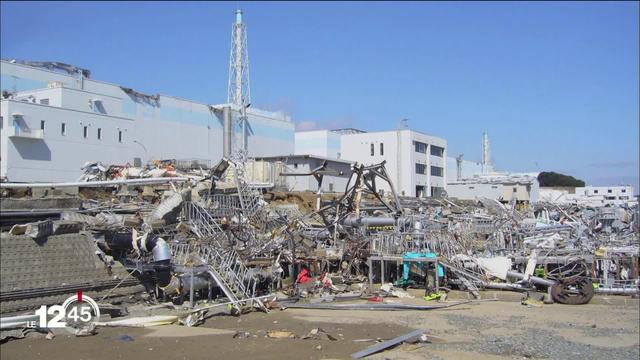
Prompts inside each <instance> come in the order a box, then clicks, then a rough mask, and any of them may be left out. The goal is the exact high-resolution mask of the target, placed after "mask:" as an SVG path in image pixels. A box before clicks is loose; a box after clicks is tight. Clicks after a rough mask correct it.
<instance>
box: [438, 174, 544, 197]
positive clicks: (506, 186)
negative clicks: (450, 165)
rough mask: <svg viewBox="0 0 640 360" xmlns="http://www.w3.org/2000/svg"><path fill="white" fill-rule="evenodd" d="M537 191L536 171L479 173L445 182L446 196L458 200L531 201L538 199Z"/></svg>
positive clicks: (538, 186) (538, 190) (538, 187)
mask: <svg viewBox="0 0 640 360" xmlns="http://www.w3.org/2000/svg"><path fill="white" fill-rule="evenodd" d="M539 192H540V184H539V183H538V174H537V173H531V174H507V173H488V174H479V175H476V176H474V177H471V178H466V179H463V180H460V181H450V182H449V183H448V184H447V194H448V196H449V197H452V198H457V199H460V200H477V199H480V198H487V199H493V200H497V201H500V202H511V201H512V200H514V201H516V202H528V203H533V202H537V201H538V196H539Z"/></svg>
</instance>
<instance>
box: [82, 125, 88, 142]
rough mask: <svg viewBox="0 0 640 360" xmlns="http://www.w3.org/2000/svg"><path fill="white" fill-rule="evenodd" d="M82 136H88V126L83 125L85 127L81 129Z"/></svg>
mask: <svg viewBox="0 0 640 360" xmlns="http://www.w3.org/2000/svg"><path fill="white" fill-rule="evenodd" d="M82 136H83V137H84V138H85V139H86V138H88V137H89V127H88V126H85V127H84V128H83V129H82Z"/></svg>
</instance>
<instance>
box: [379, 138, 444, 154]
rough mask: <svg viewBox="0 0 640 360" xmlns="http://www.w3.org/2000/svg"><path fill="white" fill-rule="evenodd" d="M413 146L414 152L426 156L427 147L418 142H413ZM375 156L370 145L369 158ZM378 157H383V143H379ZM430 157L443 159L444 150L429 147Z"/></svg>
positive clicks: (433, 146)
mask: <svg viewBox="0 0 640 360" xmlns="http://www.w3.org/2000/svg"><path fill="white" fill-rule="evenodd" d="M413 146H414V147H415V150H416V152H419V153H423V154H426V153H427V147H428V146H429V145H427V144H425V143H423V142H420V141H414V142H413ZM375 154H376V147H375V144H373V143H371V156H374V155H375ZM380 155H384V143H380ZM431 155H433V156H438V157H444V148H443V147H440V146H436V145H431Z"/></svg>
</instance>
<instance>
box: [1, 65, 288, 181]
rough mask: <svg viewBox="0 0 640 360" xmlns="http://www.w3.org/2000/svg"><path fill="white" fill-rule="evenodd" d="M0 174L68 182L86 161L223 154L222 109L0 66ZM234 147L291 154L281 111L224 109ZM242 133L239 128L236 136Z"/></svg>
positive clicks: (82, 74)
mask: <svg viewBox="0 0 640 360" xmlns="http://www.w3.org/2000/svg"><path fill="white" fill-rule="evenodd" d="M0 70H1V74H2V78H1V87H2V93H3V96H2V100H1V101H0V116H2V118H1V120H2V121H0V124H1V126H2V138H1V140H2V141H0V144H1V145H0V149H1V152H0V177H2V178H6V179H8V180H9V181H18V182H26V181H36V182H37V181H57V182H59V181H73V180H76V179H77V178H78V177H79V176H80V175H82V171H81V167H82V165H83V164H84V163H85V162H87V161H100V162H103V163H105V164H127V163H129V164H133V163H134V162H140V163H145V162H147V161H149V160H151V159H195V160H197V161H200V162H202V163H205V164H210V162H215V161H217V160H219V159H220V158H222V157H223V155H224V153H223V151H224V149H223V143H224V141H223V140H224V132H225V131H224V111H223V108H224V107H225V105H224V104H222V105H215V106H212V105H209V104H203V103H198V102H194V101H189V100H183V99H179V98H176V97H172V96H166V95H145V94H142V93H139V92H136V91H135V90H132V89H129V88H125V87H122V86H119V85H115V84H110V83H106V82H103V81H98V80H93V79H91V78H89V76H90V72H89V71H88V70H84V69H80V68H77V67H74V66H70V65H66V64H61V63H36V62H23V63H19V62H14V61H11V62H10V61H4V60H3V61H2V62H1V63H0ZM230 113H231V114H230V115H231V117H232V118H233V121H232V122H231V126H230V128H229V130H228V131H227V133H228V134H230V136H231V137H232V138H233V139H232V141H231V144H233V145H232V146H234V148H233V149H231V150H234V149H235V148H237V147H238V146H242V144H243V137H244V138H245V140H244V141H246V149H247V152H248V154H249V155H250V156H273V155H281V154H291V153H293V148H294V145H293V142H294V124H293V123H292V121H291V119H290V117H288V116H287V115H285V114H283V113H278V112H269V111H264V110H259V109H254V108H250V107H249V108H247V109H246V118H247V126H246V127H245V128H243V127H242V126H241V124H240V122H239V121H236V119H237V118H239V117H240V111H239V109H238V108H237V107H234V106H233V105H231V106H230ZM243 129H245V132H244V134H245V135H244V136H243Z"/></svg>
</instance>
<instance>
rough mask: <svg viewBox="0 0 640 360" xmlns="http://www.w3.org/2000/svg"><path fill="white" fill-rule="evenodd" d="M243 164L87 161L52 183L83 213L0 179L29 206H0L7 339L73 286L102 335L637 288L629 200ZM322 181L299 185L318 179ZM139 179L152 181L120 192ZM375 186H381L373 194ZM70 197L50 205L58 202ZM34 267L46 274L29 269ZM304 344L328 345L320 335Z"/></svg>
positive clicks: (366, 171)
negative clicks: (418, 296)
mask: <svg viewBox="0 0 640 360" xmlns="http://www.w3.org/2000/svg"><path fill="white" fill-rule="evenodd" d="M246 160H247V159H246V158H245V157H244V156H243V155H242V154H237V155H234V157H232V158H231V159H223V160H222V161H221V162H220V163H218V164H217V165H215V166H213V167H209V166H206V165H205V164H198V163H190V164H177V163H171V162H155V163H154V164H153V165H152V166H146V167H140V166H138V167H134V166H105V165H103V164H100V163H87V164H85V165H84V166H83V169H84V171H85V174H84V175H83V176H82V177H81V178H80V179H78V183H79V184H77V183H74V184H59V186H58V187H59V188H67V189H69V188H72V189H73V190H72V191H71V192H72V193H75V195H72V196H73V197H74V198H75V199H76V200H78V199H79V202H80V206H78V207H73V206H71V207H70V206H68V205H60V206H59V207H58V206H57V205H55V202H54V203H53V204H54V205H51V207H50V208H47V209H40V208H36V209H33V208H31V209H30V208H29V204H30V203H29V202H28V201H37V200H38V199H37V196H34V191H35V190H34V189H32V188H31V187H30V186H29V185H28V184H27V185H23V186H19V184H0V188H1V190H2V197H3V199H21V200H20V201H25V202H24V203H23V204H24V205H25V206H24V207H23V208H15V205H12V206H13V207H12V208H3V209H2V217H3V221H2V226H3V232H2V236H1V238H0V240H1V243H0V244H1V245H2V252H1V253H0V257H1V264H2V289H1V295H0V304H1V307H0V308H1V315H2V327H1V328H2V332H3V333H4V334H5V335H3V336H4V337H3V338H6V337H21V336H20V335H15V334H16V331H17V330H20V329H22V330H25V331H26V327H25V325H26V322H27V321H29V320H31V318H30V317H29V316H26V317H25V315H24V314H33V311H34V310H35V309H36V308H38V307H39V306H41V305H51V304H57V303H60V301H62V300H63V299H64V298H66V297H68V296H69V295H72V294H74V293H75V292H76V291H77V290H82V291H84V292H85V293H86V294H88V295H90V296H92V297H93V298H94V299H95V300H96V301H97V302H98V303H99V304H100V307H101V309H102V308H104V311H103V314H109V315H110V316H111V317H112V318H116V319H112V320H109V321H107V320H106V318H105V316H103V318H102V319H100V321H99V322H97V323H96V324H95V325H96V326H97V327H107V326H109V327H111V326H133V327H147V326H157V325H162V324H177V323H179V324H183V325H186V326H196V325H198V324H200V323H202V322H203V321H205V320H206V319H207V318H210V317H212V316H213V315H218V314H229V315H241V314H243V313H246V312H248V311H263V312H269V311H271V310H272V309H277V308H280V309H287V308H298V309H350V310H359V309H365V310H377V311H391V310H403V309H413V310H436V309H440V308H447V307H451V306H454V305H458V304H463V303H465V304H466V303H468V301H464V302H456V301H447V300H446V295H445V296H442V295H443V294H445V293H446V292H447V291H450V290H452V289H458V290H463V291H467V292H468V293H469V298H470V299H471V300H470V301H480V300H481V299H482V297H483V296H482V295H483V290H487V289H499V290H505V291H516V292H522V293H523V294H532V293H536V292H537V293H539V294H540V298H541V299H543V300H544V303H560V304H569V305H578V304H585V303H588V302H589V301H590V300H591V299H592V297H593V296H594V294H598V293H603V294H619V295H634V296H637V295H638V293H639V292H640V291H639V286H640V281H639V273H640V270H639V265H638V257H639V245H640V242H639V236H638V230H639V226H640V214H639V210H638V204H637V202H636V203H625V204H622V205H619V206H608V207H604V206H600V207H594V206H591V205H588V204H584V203H568V202H563V203H554V202H551V201H545V202H538V203H535V204H519V203H515V202H513V203H509V204H503V203H500V202H497V201H493V200H488V199H480V200H478V201H459V200H456V199H453V198H429V199H417V198H405V197H400V196H398V195H397V194H396V193H395V191H394V190H393V189H394V187H393V183H392V182H391V180H390V178H389V177H388V176H387V173H386V170H385V163H384V162H383V163H380V164H376V165H372V166H364V165H360V164H354V165H353V166H352V175H351V180H350V181H349V183H348V185H347V187H346V189H344V192H342V193H337V194H336V193H334V194H323V193H322V192H321V191H318V192H317V193H315V194H313V193H298V194H282V193H279V192H277V191H274V190H273V189H268V188H264V186H262V185H260V186H256V185H255V184H252V183H251V182H249V181H248V180H247V177H246V176H245V168H244V165H245V163H246ZM330 171H331V169H327V168H326V167H321V168H319V169H316V170H314V171H313V173H312V174H308V176H313V177H314V178H315V179H316V180H317V181H318V183H319V184H321V182H322V176H323V174H324V173H329V172H330ZM145 178H146V179H157V180H158V182H154V183H135V182H131V183H122V182H117V181H123V180H127V181H129V180H136V179H145ZM163 178H166V181H162V179H163ZM176 178H180V179H181V180H180V181H175V179H176ZM96 182H101V184H102V183H104V185H100V186H92V183H96ZM110 182H111V183H110ZM85 185H86V186H85ZM58 187H52V189H53V188H58ZM381 187H384V188H389V189H391V191H385V192H384V195H382V192H381V191H379V189H380V188H381ZM319 188H320V186H319ZM44 196H46V197H48V198H49V200H51V198H52V195H48V194H45V195H44ZM55 196H56V195H53V198H55ZM65 196H68V195H65ZM65 196H62V197H60V202H59V203H60V204H63V203H64V204H69V202H68V201H67V200H65ZM12 201H14V202H15V201H16V200H12ZM3 203H4V201H3ZM70 203H71V204H77V202H70ZM36 252H38V253H39V255H38V257H37V261H36V260H33V259H35V258H34V257H33V254H35V253H36ZM56 259H57V260H56ZM69 264H72V265H69ZM36 266H41V267H42V269H41V270H43V271H29V268H33V267H36ZM378 284H380V286H378ZM407 288H420V289H424V292H425V293H424V296H425V300H431V299H439V301H440V302H439V303H437V304H429V303H424V304H423V305H415V304H413V305H407V304H401V303H395V302H393V301H392V302H389V300H390V299H391V298H396V299H401V300H402V299H406V298H414V297H413V296H412V295H410V294H408V293H407V292H405V291H403V289H405V290H406V289H407ZM441 296H442V297H441ZM420 301H422V300H420ZM118 317H121V319H117V318H118ZM422 333H423V332H420V334H422ZM7 334H13V335H7ZM18 334H22V332H19V333H18ZM416 334H417V335H420V334H418V333H415V334H413V333H412V334H411V336H409V337H415V336H417V335H416ZM267 336H269V337H276V338H277V337H287V338H289V337H292V336H293V335H292V334H291V333H288V334H284V333H281V332H270V333H269V334H267ZM306 338H329V339H331V340H335V338H334V337H333V335H330V334H327V333H326V332H324V330H322V329H314V330H313V331H312V332H311V333H309V334H308V335H306V337H303V339H306ZM402 339H404V338H402ZM399 341H400V340H399ZM377 348H378V347H374V349H377ZM382 348H384V346H382V347H380V349H382ZM376 351H377V350H376ZM364 353H367V352H364ZM364 353H363V354H364ZM354 355H355V354H354ZM359 356H360V355H357V356H355V357H354V358H358V357H359ZM362 356H364V355H362Z"/></svg>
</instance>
